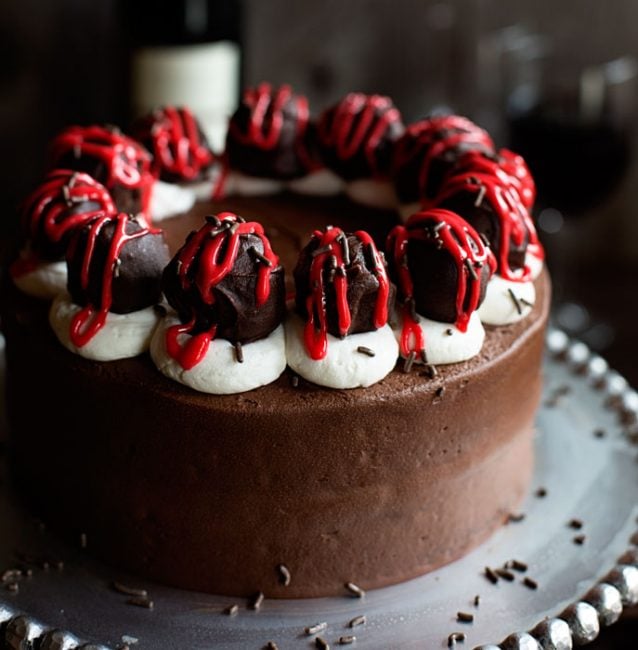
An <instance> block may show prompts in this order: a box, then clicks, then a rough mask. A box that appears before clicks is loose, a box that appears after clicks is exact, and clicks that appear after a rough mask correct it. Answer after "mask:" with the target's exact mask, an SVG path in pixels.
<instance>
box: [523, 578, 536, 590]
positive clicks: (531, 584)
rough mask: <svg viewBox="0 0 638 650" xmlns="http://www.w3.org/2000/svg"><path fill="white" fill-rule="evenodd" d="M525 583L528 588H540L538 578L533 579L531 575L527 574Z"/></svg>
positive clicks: (524, 579)
mask: <svg viewBox="0 0 638 650" xmlns="http://www.w3.org/2000/svg"><path fill="white" fill-rule="evenodd" d="M523 584H524V585H525V586H526V587H527V588H528V589H538V582H536V580H532V578H530V577H529V576H525V577H524V578H523Z"/></svg>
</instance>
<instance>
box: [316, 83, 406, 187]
mask: <svg viewBox="0 0 638 650" xmlns="http://www.w3.org/2000/svg"><path fill="white" fill-rule="evenodd" d="M332 110H333V111H334V112H333V115H332V119H330V120H328V119H322V120H320V121H319V124H318V127H317V134H318V137H319V138H320V139H321V141H322V142H323V143H324V145H325V146H326V147H330V148H334V150H335V152H336V154H337V156H338V157H339V158H340V159H341V160H348V159H349V158H352V157H353V156H354V155H356V153H357V151H358V150H359V149H360V148H361V147H363V148H364V152H365V156H366V160H367V161H368V165H369V166H370V169H371V170H372V173H373V175H374V176H380V175H381V172H380V170H379V169H378V165H377V159H376V156H375V151H376V148H377V147H378V145H379V143H380V142H381V140H382V138H383V136H384V135H385V133H386V131H387V130H388V129H389V128H390V127H391V125H392V124H395V123H397V122H401V113H400V112H399V110H398V109H397V108H396V107H395V106H394V105H393V104H392V100H391V99H390V98H389V97H384V96H382V95H364V94H363V93H349V94H348V95H346V96H345V97H344V99H343V100H342V101H341V102H340V103H339V104H338V105H337V106H336V107H335V108H334V109H332ZM357 117H358V118H359V121H358V123H357V124H356V126H355V127H354V128H353V125H354V122H355V120H356V119H357Z"/></svg>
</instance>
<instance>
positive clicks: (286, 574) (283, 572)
mask: <svg viewBox="0 0 638 650" xmlns="http://www.w3.org/2000/svg"><path fill="white" fill-rule="evenodd" d="M277 571H278V572H279V582H280V583H281V584H282V585H283V586H284V587H287V586H288V585H289V584H290V579H291V578H292V576H291V575H290V570H289V569H288V567H287V566H286V565H285V564H280V565H278V566H277Z"/></svg>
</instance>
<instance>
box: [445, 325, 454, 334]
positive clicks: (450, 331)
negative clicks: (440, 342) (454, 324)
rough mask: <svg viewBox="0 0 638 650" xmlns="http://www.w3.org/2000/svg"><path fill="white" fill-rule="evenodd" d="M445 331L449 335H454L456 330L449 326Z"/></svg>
mask: <svg viewBox="0 0 638 650" xmlns="http://www.w3.org/2000/svg"><path fill="white" fill-rule="evenodd" d="M445 333H446V334H447V335H448V336H452V334H454V330H453V329H452V328H451V327H448V328H447V329H446V330H445Z"/></svg>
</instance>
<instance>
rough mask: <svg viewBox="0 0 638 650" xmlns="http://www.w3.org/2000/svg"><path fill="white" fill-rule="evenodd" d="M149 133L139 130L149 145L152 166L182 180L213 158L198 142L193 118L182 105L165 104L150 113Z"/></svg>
mask: <svg viewBox="0 0 638 650" xmlns="http://www.w3.org/2000/svg"><path fill="white" fill-rule="evenodd" d="M152 117H153V123H152V125H151V126H150V133H141V134H140V138H139V139H140V140H144V141H146V140H147V139H148V140H149V141H150V142H152V146H153V156H154V158H153V169H154V171H155V173H156V174H157V175H159V174H160V172H162V171H166V172H168V173H169V174H172V175H174V176H176V177H178V178H180V179H183V180H185V181H192V180H195V179H196V178H198V177H199V176H200V174H201V172H202V170H204V169H206V168H207V167H210V165H211V164H212V162H213V160H214V156H213V153H212V151H211V150H210V149H209V148H208V147H207V146H206V145H205V144H204V143H203V142H202V139H201V137H200V132H199V129H198V126H197V121H196V120H195V117H194V116H193V113H192V112H191V111H190V110H189V109H188V108H186V107H178V108H176V107H173V106H165V107H163V108H160V109H157V110H156V111H154V112H153V116H152Z"/></svg>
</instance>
